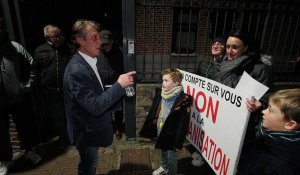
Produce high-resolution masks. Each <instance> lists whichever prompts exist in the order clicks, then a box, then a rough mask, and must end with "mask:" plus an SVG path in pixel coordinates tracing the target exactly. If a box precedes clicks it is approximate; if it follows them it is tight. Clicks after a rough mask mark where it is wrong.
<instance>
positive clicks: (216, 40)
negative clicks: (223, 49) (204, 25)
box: [213, 35, 227, 46]
mask: <svg viewBox="0 0 300 175" xmlns="http://www.w3.org/2000/svg"><path fill="white" fill-rule="evenodd" d="M215 42H219V43H221V44H222V45H223V46H225V45H226V42H227V38H226V37H225V36H223V35H222V36H218V37H217V38H215V39H214V40H213V43H215Z"/></svg>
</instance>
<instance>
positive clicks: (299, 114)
mask: <svg viewBox="0 0 300 175" xmlns="http://www.w3.org/2000/svg"><path fill="white" fill-rule="evenodd" d="M269 101H271V102H273V103H274V104H275V105H276V106H277V107H278V108H279V109H280V110H281V112H282V113H283V115H284V119H285V120H286V121H290V120H294V121H296V122H297V123H300V89H299V88H295V89H284V90H279V91H277V92H275V93H274V94H273V95H271V96H270V98H269Z"/></svg>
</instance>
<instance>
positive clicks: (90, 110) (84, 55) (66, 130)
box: [0, 18, 300, 175]
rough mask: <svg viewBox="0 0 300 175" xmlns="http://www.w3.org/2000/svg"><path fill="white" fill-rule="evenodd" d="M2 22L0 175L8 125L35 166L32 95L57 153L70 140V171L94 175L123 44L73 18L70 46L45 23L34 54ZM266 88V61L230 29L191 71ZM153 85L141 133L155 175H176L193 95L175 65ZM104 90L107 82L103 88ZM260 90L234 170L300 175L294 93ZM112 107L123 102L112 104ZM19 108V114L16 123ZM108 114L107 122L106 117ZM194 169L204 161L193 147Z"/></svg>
mask: <svg viewBox="0 0 300 175" xmlns="http://www.w3.org/2000/svg"><path fill="white" fill-rule="evenodd" d="M4 26H5V24H4V21H3V20H2V19H1V18H0V63H1V64H0V66H1V71H0V73H1V74H0V78H1V79H0V97H1V98H0V115H1V116H0V140H1V142H0V147H1V149H0V175H5V174H7V172H8V167H9V162H10V161H11V160H12V157H13V154H12V143H11V140H10V133H9V122H10V119H11V118H12V119H13V121H14V122H15V124H16V128H17V130H18V136H19V139H20V143H21V147H22V149H24V150H25V158H27V159H28V160H30V161H31V162H32V163H33V164H37V163H39V162H40V161H41V160H42V157H41V156H40V155H39V154H38V153H37V152H36V151H35V146H36V145H37V144H39V142H41V140H39V139H38V136H35V134H36V133H37V132H36V129H35V126H34V123H35V122H34V120H35V119H34V116H35V115H34V109H33V107H32V104H33V103H34V102H33V101H34V99H35V98H37V97H35V98H32V97H34V96H37V95H39V98H40V102H41V103H39V104H35V105H39V106H40V108H42V109H44V110H45V111H44V113H43V115H45V116H44V117H46V118H47V121H50V123H51V124H50V125H49V127H48V128H47V129H50V130H52V129H53V132H52V131H51V133H50V134H49V135H50V136H49V139H51V138H52V137H54V136H58V141H57V147H58V153H61V152H63V151H64V150H65V148H66V147H67V146H69V145H71V144H72V145H75V147H76V149H77V150H78V152H79V155H80V160H79V162H78V174H80V175H95V174H96V168H97V162H98V156H99V154H98V149H99V147H100V146H101V147H106V146H109V145H111V144H112V142H113V133H114V130H115V133H116V139H121V138H122V136H123V109H122V103H123V100H124V96H126V92H125V88H126V87H128V86H131V85H133V84H134V74H135V73H136V72H135V71H131V72H125V70H124V63H123V54H122V50H121V49H120V48H119V46H117V45H116V44H115V42H114V40H113V37H112V33H111V32H110V31H108V30H101V28H100V24H99V23H97V22H95V21H90V20H77V21H76V22H75V23H74V25H73V27H72V43H68V42H66V41H65V40H64V37H63V35H62V33H61V30H60V29H59V27H57V26H55V25H52V24H48V25H46V26H45V27H44V28H43V34H44V37H45V40H46V42H45V43H43V44H41V45H40V46H38V47H37V48H36V49H35V50H34V53H33V57H32V56H31V55H30V54H29V53H28V52H27V51H26V49H25V48H24V47H23V46H22V45H20V44H19V43H17V42H15V41H11V40H10V39H9V38H8V32H7V31H6V30H5V27H4ZM244 71H246V72H247V73H248V74H249V75H250V76H251V77H252V78H254V79H255V80H257V81H259V82H260V83H262V84H264V85H266V86H267V87H269V88H270V89H271V90H272V71H271V67H270V66H269V65H267V64H265V63H264V62H263V61H262V59H261V53H260V50H259V48H258V47H257V44H256V43H255V41H254V40H253V38H252V37H250V35H249V33H247V32H245V31H243V30H237V31H234V32H231V33H229V34H228V35H226V36H219V37H217V38H215V39H213V42H212V46H211V57H208V58H206V59H203V60H202V61H200V62H199V65H198V67H197V69H196V70H195V71H194V73H195V74H198V75H200V76H203V77H206V78H209V79H212V80H215V81H217V82H219V83H221V84H224V85H226V86H229V87H231V88H235V87H236V85H237V83H238V82H239V80H240V78H241V76H242V74H243V72H244ZM161 77H162V87H161V88H159V89H158V90H157V93H156V95H155V97H154V100H153V103H152V106H151V108H150V111H149V113H148V116H147V117H146V120H145V123H144V125H143V127H142V128H141V131H140V136H143V137H150V138H156V143H155V149H159V150H160V154H161V164H160V167H159V168H158V169H156V170H155V171H153V173H152V174H153V175H159V174H169V175H176V173H177V153H178V152H179V151H180V150H181V149H182V148H183V143H184V140H185V137H186V134H187V132H188V126H189V123H190V112H191V108H190V104H191V100H192V97H191V96H190V95H188V94H186V93H185V92H184V91H183V86H182V84H181V82H182V78H183V75H182V74H181V72H180V71H179V70H178V69H176V68H167V69H164V70H163V71H162V72H161ZM107 87H109V88H107ZM271 90H270V91H268V92H267V93H266V94H265V95H264V96H263V97H262V98H261V99H259V100H258V99H246V108H247V110H248V111H249V112H250V113H251V115H250V119H249V122H248V125H247V131H246V136H245V140H244V144H243V147H242V150H241V157H240V160H239V164H238V171H237V173H238V174H239V175H253V174H291V175H293V174H299V167H298V166H297V165H298V164H297V162H298V161H299V157H300V155H299V154H300V132H299V130H300V124H299V122H300V89H286V90H280V91H277V92H272V91H271ZM116 103H121V105H120V106H121V107H118V108H116ZM24 114H30V115H27V117H26V119H24ZM113 119H114V122H113ZM194 151H195V152H194V153H193V154H192V157H193V161H192V164H193V165H194V166H201V165H202V164H203V163H205V160H204V159H203V158H202V156H201V151H200V152H198V151H196V149H194Z"/></svg>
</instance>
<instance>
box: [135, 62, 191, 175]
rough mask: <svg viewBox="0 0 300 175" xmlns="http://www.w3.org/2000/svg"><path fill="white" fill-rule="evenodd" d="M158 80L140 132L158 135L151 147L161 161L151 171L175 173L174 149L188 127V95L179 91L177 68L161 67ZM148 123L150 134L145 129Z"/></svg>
mask: <svg viewBox="0 0 300 175" xmlns="http://www.w3.org/2000/svg"><path fill="white" fill-rule="evenodd" d="M162 81H163V82H162V91H161V96H156V97H157V98H155V99H154V101H153V104H152V107H153V105H155V110H154V111H153V113H149V115H148V117H147V120H146V122H145V124H144V126H143V128H142V130H141V132H140V135H141V136H146V135H148V136H149V135H153V136H156V135H157V136H158V138H157V141H156V144H155V148H157V149H160V151H161V163H160V167H159V168H158V169H157V170H155V171H154V172H153V173H152V174H153V175H158V174H169V175H175V174H176V173H177V156H176V152H178V151H180V150H181V149H182V147H183V141H184V139H185V136H186V134H187V131H188V125H189V121H190V111H191V109H190V102H191V97H190V96H189V95H187V94H185V93H184V92H183V87H182V85H181V81H182V74H181V72H180V71H179V70H177V69H173V68H169V69H166V70H163V71H162ZM153 125H155V126H156V127H153ZM151 126H152V127H151ZM149 127H150V128H152V131H154V132H155V133H154V134H153V133H152V134H150V133H149V130H148V128H149ZM153 128H155V129H154V130H153Z"/></svg>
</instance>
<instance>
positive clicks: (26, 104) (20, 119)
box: [0, 94, 37, 161]
mask: <svg viewBox="0 0 300 175" xmlns="http://www.w3.org/2000/svg"><path fill="white" fill-rule="evenodd" d="M0 108H1V109H0V160H1V161H10V160H11V159H12V156H13V155H12V143H11V139H10V133H9V129H10V117H12V119H13V121H14V123H15V125H16V128H17V132H18V138H19V141H20V143H21V147H22V149H25V150H27V151H28V150H31V149H32V148H33V147H34V146H35V145H36V144H37V135H36V133H37V132H36V121H35V117H34V115H33V108H32V101H31V97H30V95H29V94H26V95H25V96H24V98H23V101H22V102H20V103H18V104H14V105H9V106H7V105H3V104H2V106H1V107H0Z"/></svg>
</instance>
